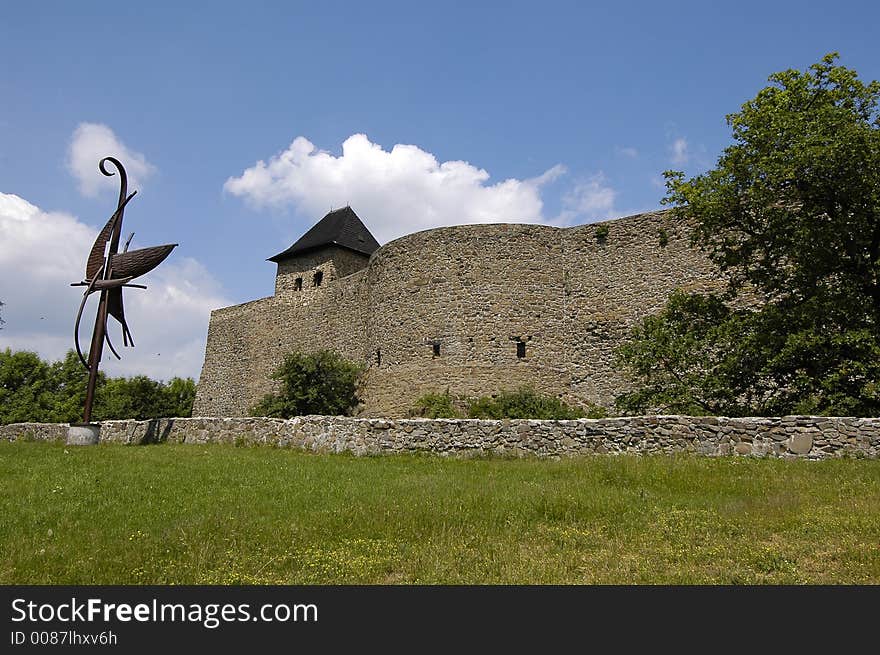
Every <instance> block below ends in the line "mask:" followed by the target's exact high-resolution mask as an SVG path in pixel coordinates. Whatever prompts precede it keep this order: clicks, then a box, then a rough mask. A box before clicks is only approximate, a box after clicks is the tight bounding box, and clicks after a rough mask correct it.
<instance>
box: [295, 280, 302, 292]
mask: <svg viewBox="0 0 880 655" xmlns="http://www.w3.org/2000/svg"><path fill="white" fill-rule="evenodd" d="M302 288H303V279H302V278H301V277H298V278H296V279H295V280H294V281H293V290H294V291H302Z"/></svg>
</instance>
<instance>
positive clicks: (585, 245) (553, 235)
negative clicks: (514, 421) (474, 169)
mask: <svg viewBox="0 0 880 655" xmlns="http://www.w3.org/2000/svg"><path fill="white" fill-rule="evenodd" d="M600 226H604V227H605V228H607V232H608V233H607V236H606V237H605V238H604V239H602V238H599V233H598V230H599V229H600ZM661 231H662V232H663V233H664V234H665V239H661ZM689 239H690V231H689V229H688V228H687V226H685V225H682V224H678V223H675V222H673V220H672V219H671V217H670V215H669V213H668V212H652V213H647V214H640V215H637V216H631V217H628V218H623V219H617V220H614V221H606V222H604V223H596V224H590V225H583V226H578V227H571V228H555V227H548V226H540V225H521V224H495V225H466V226H457V227H448V228H438V229H434V230H427V231H424V232H418V233H415V234H411V235H408V236H405V237H402V238H400V239H397V240H395V241H392V242H390V243H388V244H386V245H384V246H382V247H381V248H379V250H377V251H376V252H375V253H374V254H373V256H372V257H371V258H370V259H369V262H368V264H367V266H366V268H364V269H362V270H358V271H357V272H353V273H349V274H348V275H345V276H340V275H339V273H341V272H343V271H344V272H349V271H350V270H351V269H352V268H353V266H354V264H350V263H342V262H343V260H342V259H341V257H339V256H338V253H334V252H332V251H333V250H337V249H325V251H323V254H321V255H319V256H317V257H315V256H312V257H313V258H314V261H312V260H309V261H305V260H304V259H303V260H297V261H295V262H292V263H289V264H288V263H283V264H282V266H280V267H279V278H284V279H285V280H290V279H291V276H292V275H294V274H295V275H297V276H299V275H301V274H302V275H303V279H304V287H305V286H306V283H307V282H308V281H310V280H311V278H309V277H308V276H309V275H310V274H311V273H310V271H312V270H316V269H317V268H323V269H325V270H331V269H332V272H331V273H330V274H328V273H325V276H327V277H325V278H324V279H325V281H324V282H323V283H322V285H321V286H320V287H318V288H304V289H303V290H302V291H300V292H296V291H293V290H292V289H293V287H292V286H291V284H290V283H289V282H288V281H283V282H279V287H278V293H276V295H275V296H273V297H271V298H264V299H261V300H257V301H254V302H251V303H245V304H243V305H238V306H235V307H227V308H224V309H220V310H216V311H215V312H213V313H212V315H211V322H210V327H209V330H208V344H207V349H206V356H205V364H204V367H203V370H202V375H201V379H200V381H199V387H198V393H197V397H196V404H195V407H194V413H196V414H199V415H220V416H245V415H247V413H248V408H249V407H251V406H253V404H255V403H256V402H257V401H258V400H259V399H260V397H262V395H263V394H264V393H267V392H268V391H270V390H272V389H273V388H274V387H273V384H272V381H271V380H270V375H271V372H272V371H273V370H274V367H275V366H277V364H278V363H280V361H281V360H282V359H283V356H284V354H286V353H287V352H289V351H291V350H301V351H314V350H317V349H319V348H331V349H333V350H336V351H338V352H340V353H341V354H343V355H344V356H346V357H348V358H350V359H353V360H355V361H358V362H361V363H363V364H364V365H365V366H366V367H367V368H366V373H365V375H364V378H363V384H362V388H361V391H360V396H361V398H362V399H363V406H362V407H361V408H360V410H359V414H360V415H362V416H404V415H405V414H406V412H407V411H408V410H409V409H410V408H411V407H412V406H413V403H414V401H415V399H416V398H418V397H419V396H421V395H423V394H425V393H428V392H436V391H444V390H446V389H448V390H449V391H450V392H451V393H453V394H466V395H482V394H487V393H494V392H497V391H501V390H505V389H513V388H516V387H518V386H520V385H523V384H530V385H532V386H533V387H535V388H536V389H537V390H538V391H539V392H541V393H546V394H552V395H557V396H559V397H561V398H563V399H564V400H565V401H567V402H570V403H575V404H581V405H583V404H587V403H592V404H597V405H603V406H611V404H612V403H613V400H614V397H615V396H616V395H618V394H619V393H621V392H622V391H625V390H627V389H628V388H630V384H631V383H630V381H629V380H627V379H626V378H625V377H624V376H623V374H622V373H620V372H619V371H617V370H615V369H614V368H613V366H612V360H613V352H614V349H615V348H616V346H617V345H619V344H620V343H621V341H622V340H623V338H624V337H625V336H626V334H627V333H628V331H629V329H630V328H631V327H632V326H633V325H634V323H635V322H636V321H638V320H639V319H640V318H642V317H644V316H645V315H647V314H650V313H653V312H656V311H657V310H659V309H660V308H661V307H662V306H663V305H664V304H665V301H666V298H667V297H668V295H669V293H670V292H671V291H673V290H674V289H675V288H684V289H687V290H695V289H710V288H714V287H717V286H719V285H720V284H721V282H720V281H719V275H718V272H717V271H716V270H715V269H714V268H713V267H712V266H711V264H710V263H709V262H708V260H707V259H706V257H705V256H704V255H703V254H702V253H701V252H700V251H697V250H695V249H693V248H692V247H691V246H690V244H689ZM321 257H323V258H324V260H323V261H324V263H321V261H318V260H319V259H320V258H321ZM310 267H316V268H315V269H312V268H310ZM337 271H339V273H337ZM518 343H523V344H525V346H524V348H525V352H524V354H525V356H524V357H519V356H518V352H517V349H518V346H517V344H518ZM519 348H522V346H519ZM438 349H439V352H438ZM519 354H522V352H521V351H520V353H519Z"/></svg>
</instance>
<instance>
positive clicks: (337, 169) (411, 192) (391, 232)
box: [224, 134, 592, 241]
mask: <svg viewBox="0 0 880 655" xmlns="http://www.w3.org/2000/svg"><path fill="white" fill-rule="evenodd" d="M564 174H565V168H564V167H563V166H561V165H556V166H553V167H552V168H550V169H548V170H547V171H545V172H543V173H542V174H540V175H538V176H537V177H534V178H529V179H524V180H519V179H515V178H511V179H507V180H502V181H499V182H495V183H494V184H493V183H491V182H490V175H489V173H488V172H487V171H486V170H485V169H482V168H477V167H476V166H474V165H472V164H470V163H468V162H465V161H445V162H440V161H438V160H437V158H436V157H435V156H434V155H433V154H431V153H430V152H426V151H424V150H422V149H421V148H419V147H417V146H414V145H403V144H397V145H395V146H394V147H393V148H391V150H384V149H383V148H382V146H380V145H378V144H375V143H372V142H371V141H370V140H369V139H368V138H367V137H366V135H364V134H354V135H352V136H350V137H348V138H347V139H346V140H345V141H344V142H343V144H342V154H341V155H339V156H335V155H333V154H332V153H329V152H326V151H323V150H320V149H318V148H316V147H315V145H314V144H313V143H311V142H310V141H309V140H308V139H306V138H304V137H301V136H300V137H297V138H296V139H294V141H293V143H291V145H290V146H289V147H288V148H287V149H286V150H285V151H283V152H282V153H280V154H278V155H276V156H275V157H272V158H271V159H270V160H269V161H268V162H266V161H259V162H257V163H256V164H255V165H254V166H251V167H250V168H248V169H246V170H245V171H244V172H243V173H242V174H241V175H240V176H238V177H230V178H229V179H228V180H227V181H226V184H225V185H224V190H225V191H227V192H228V193H231V194H233V195H235V196H239V197H242V198H244V199H245V200H246V201H248V202H249V203H250V204H252V205H253V206H255V207H258V208H261V207H275V208H278V207H287V206H292V207H294V208H295V209H296V210H297V211H299V212H301V213H303V214H305V215H308V216H313V217H315V216H323V215H324V214H325V213H326V212H327V211H329V210H330V209H331V208H338V207H340V206H343V205H345V204H350V205H351V206H352V207H354V208H355V210H356V211H357V212H358V214H359V215H360V216H361V217H363V218H365V219H366V220H367V221H368V222H369V225H370V230H371V231H372V232H373V233H374V234H375V235H376V238H378V239H379V241H388V240H389V239H393V238H396V237H398V236H401V235H404V234H408V233H411V232H416V231H418V230H424V229H428V228H432V227H439V226H443V225H461V224H466V223H556V222H557V220H556V219H553V218H547V217H546V216H545V215H544V203H543V200H542V198H541V190H542V187H544V186H545V185H547V184H549V183H551V182H554V181H555V180H557V179H558V178H559V177H560V176H562V175H564ZM573 216H574V209H573V208H572V209H571V211H570V212H569V214H567V215H566V218H571V217H573ZM586 218H592V217H590V216H587V217H586Z"/></svg>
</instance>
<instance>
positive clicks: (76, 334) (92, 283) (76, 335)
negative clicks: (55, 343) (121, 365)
mask: <svg viewBox="0 0 880 655" xmlns="http://www.w3.org/2000/svg"><path fill="white" fill-rule="evenodd" d="M98 275H100V272H99V273H96V274H95V277H93V278H92V279H91V280H90V281H89V287H88V289H86V290H85V292H84V293H83V299H82V302H80V304H79V311H78V312H77V313H76V323H74V325H73V343H74V345H75V346H76V354H77V355H78V356H79V361H81V362H82V365H83V366H85V367H86V370H87V371H91V368H89V363H88V362H87V361H86V358H85V357H83V354H82V348H80V347H79V322H80V319H82V313H83V309H85V306H86V300H88V298H89V295H90V294H91V293H92V288H93V287H94V286H95V282H97V281H98Z"/></svg>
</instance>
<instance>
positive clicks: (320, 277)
mask: <svg viewBox="0 0 880 655" xmlns="http://www.w3.org/2000/svg"><path fill="white" fill-rule="evenodd" d="M323 281H324V271H315V277H314V280H313V283H314V285H315V286H316V287H319V286H321V282H323Z"/></svg>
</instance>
